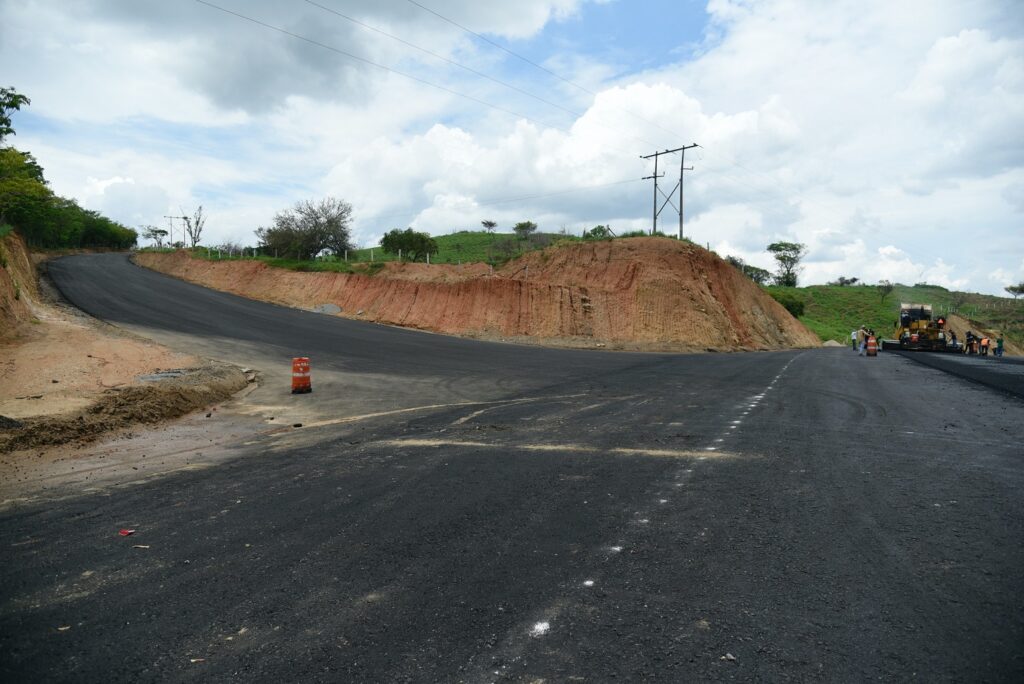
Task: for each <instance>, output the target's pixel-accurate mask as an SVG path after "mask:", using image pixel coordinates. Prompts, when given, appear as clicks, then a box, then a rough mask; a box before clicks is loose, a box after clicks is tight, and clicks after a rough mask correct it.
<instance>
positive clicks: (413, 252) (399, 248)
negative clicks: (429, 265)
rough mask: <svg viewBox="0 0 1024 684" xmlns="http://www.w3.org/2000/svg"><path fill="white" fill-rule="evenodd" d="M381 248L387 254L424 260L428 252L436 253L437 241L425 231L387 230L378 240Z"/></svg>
mask: <svg viewBox="0 0 1024 684" xmlns="http://www.w3.org/2000/svg"><path fill="white" fill-rule="evenodd" d="M380 246H381V249H383V250H384V251H385V252H387V253H388V254H401V255H402V256H403V257H405V258H408V259H410V260H412V261H421V260H426V258H427V255H428V254H437V243H436V242H435V241H434V239H433V238H431V237H430V235H429V234H427V233H418V232H416V231H415V230H413V229H412V228H406V229H405V230H399V229H397V228H395V229H394V230H391V231H388V232H387V233H385V234H384V237H383V238H381V241H380Z"/></svg>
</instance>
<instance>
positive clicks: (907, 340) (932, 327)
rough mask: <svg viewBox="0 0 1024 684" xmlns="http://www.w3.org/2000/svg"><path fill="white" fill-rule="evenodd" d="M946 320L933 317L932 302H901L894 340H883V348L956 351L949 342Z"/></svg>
mask: <svg viewBox="0 0 1024 684" xmlns="http://www.w3.org/2000/svg"><path fill="white" fill-rule="evenodd" d="M945 328H946V321H945V319H944V318H942V317H941V316H940V317H939V318H937V319H934V318H932V306H931V304H908V303H906V302H904V303H901V304H900V317H899V320H897V321H896V329H895V331H894V335H893V336H894V337H895V339H893V340H885V341H884V342H882V349H906V350H912V351H955V348H954V347H952V346H951V345H950V344H949V335H948V333H947V332H946V329H945Z"/></svg>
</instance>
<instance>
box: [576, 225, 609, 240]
mask: <svg viewBox="0 0 1024 684" xmlns="http://www.w3.org/2000/svg"><path fill="white" fill-rule="evenodd" d="M613 237H614V233H612V229H611V228H609V227H608V226H602V225H597V226H594V227H593V228H591V229H590V230H585V231H583V239H584V240H610V239H612V238H613Z"/></svg>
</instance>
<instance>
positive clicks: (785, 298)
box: [768, 291, 804, 318]
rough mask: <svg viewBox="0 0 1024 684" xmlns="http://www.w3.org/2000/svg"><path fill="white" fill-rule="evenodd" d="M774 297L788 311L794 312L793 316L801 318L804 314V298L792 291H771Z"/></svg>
mask: <svg viewBox="0 0 1024 684" xmlns="http://www.w3.org/2000/svg"><path fill="white" fill-rule="evenodd" d="M768 294H770V295H771V296H772V299H774V300H775V301H777V302H778V303H779V304H781V305H782V306H783V307H785V309H786V311H788V312H789V313H790V314H792V316H793V318H800V317H801V316H803V315H804V300H803V299H801V298H800V297H798V296H797V295H795V294H792V293H790V292H776V291H772V292H769V293H768Z"/></svg>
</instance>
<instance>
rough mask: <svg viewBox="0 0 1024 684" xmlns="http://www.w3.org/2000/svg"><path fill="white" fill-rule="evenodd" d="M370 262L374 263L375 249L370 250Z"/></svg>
mask: <svg viewBox="0 0 1024 684" xmlns="http://www.w3.org/2000/svg"><path fill="white" fill-rule="evenodd" d="M370 261H371V262H372V261H373V248H372V247H371V248H370Z"/></svg>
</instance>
